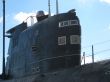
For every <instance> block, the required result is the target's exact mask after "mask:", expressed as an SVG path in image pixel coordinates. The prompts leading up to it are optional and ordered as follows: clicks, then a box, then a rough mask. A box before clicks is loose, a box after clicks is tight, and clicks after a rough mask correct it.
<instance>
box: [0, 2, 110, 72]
mask: <svg viewBox="0 0 110 82" xmlns="http://www.w3.org/2000/svg"><path fill="white" fill-rule="evenodd" d="M55 8H56V7H55V0H51V12H52V13H53V14H55V13H56V9H55ZM74 8H75V9H76V12H77V15H78V17H79V19H80V23H81V27H82V53H83V52H85V53H86V56H88V55H91V45H92V44H93V45H94V53H95V54H96V55H95V61H99V60H104V59H110V0H59V12H60V13H63V12H67V11H68V10H70V9H74ZM39 10H44V11H45V12H48V0H6V30H8V29H10V28H12V27H13V26H15V25H17V24H19V23H21V22H22V21H23V20H25V19H26V18H27V17H28V16H30V15H35V14H36V12H37V11H39ZM2 17H3V15H2V0H0V29H1V30H0V73H1V71H2V53H3V52H2V27H3V25H2V23H3V22H2ZM8 44H9V39H8V38H6V56H7V53H8ZM82 53H81V55H82ZM86 62H91V57H86Z"/></svg>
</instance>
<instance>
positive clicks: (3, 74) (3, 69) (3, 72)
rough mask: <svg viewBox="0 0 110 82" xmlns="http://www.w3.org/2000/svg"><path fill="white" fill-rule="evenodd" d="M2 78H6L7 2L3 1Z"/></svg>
mask: <svg viewBox="0 0 110 82" xmlns="http://www.w3.org/2000/svg"><path fill="white" fill-rule="evenodd" d="M2 76H3V79H4V78H5V0H3V67H2Z"/></svg>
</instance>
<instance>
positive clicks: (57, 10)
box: [56, 0, 59, 14]
mask: <svg viewBox="0 0 110 82" xmlns="http://www.w3.org/2000/svg"><path fill="white" fill-rule="evenodd" d="M58 13H59V9H58V0H56V14H58Z"/></svg>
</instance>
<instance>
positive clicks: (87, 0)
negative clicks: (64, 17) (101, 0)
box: [78, 0, 95, 5]
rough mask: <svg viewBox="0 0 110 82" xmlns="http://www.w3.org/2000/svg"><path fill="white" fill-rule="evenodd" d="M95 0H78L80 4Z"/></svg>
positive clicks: (88, 3)
mask: <svg viewBox="0 0 110 82" xmlns="http://www.w3.org/2000/svg"><path fill="white" fill-rule="evenodd" d="M94 1H95V0H78V2H79V3H80V4H82V5H90V4H91V3H93V2H94Z"/></svg>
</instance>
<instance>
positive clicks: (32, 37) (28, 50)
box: [0, 9, 110, 82]
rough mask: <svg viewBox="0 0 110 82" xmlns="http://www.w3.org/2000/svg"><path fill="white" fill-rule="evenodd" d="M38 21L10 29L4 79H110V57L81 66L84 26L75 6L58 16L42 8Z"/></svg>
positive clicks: (1, 81)
mask: <svg viewBox="0 0 110 82" xmlns="http://www.w3.org/2000/svg"><path fill="white" fill-rule="evenodd" d="M36 18H37V21H38V22H36V23H35V24H32V25H31V26H28V25H27V23H26V22H23V23H21V24H19V25H17V26H15V27H13V28H11V29H9V30H8V31H7V34H9V35H10V36H8V38H9V39H10V44H9V50H8V57H7V62H6V66H5V75H0V82H110V60H105V61H99V62H94V63H90V64H85V65H81V25H80V20H79V18H78V16H77V14H76V11H75V9H72V10H69V11H68V12H66V13H59V14H56V15H54V16H49V15H45V14H44V12H43V11H39V12H38V13H37V15H36Z"/></svg>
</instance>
